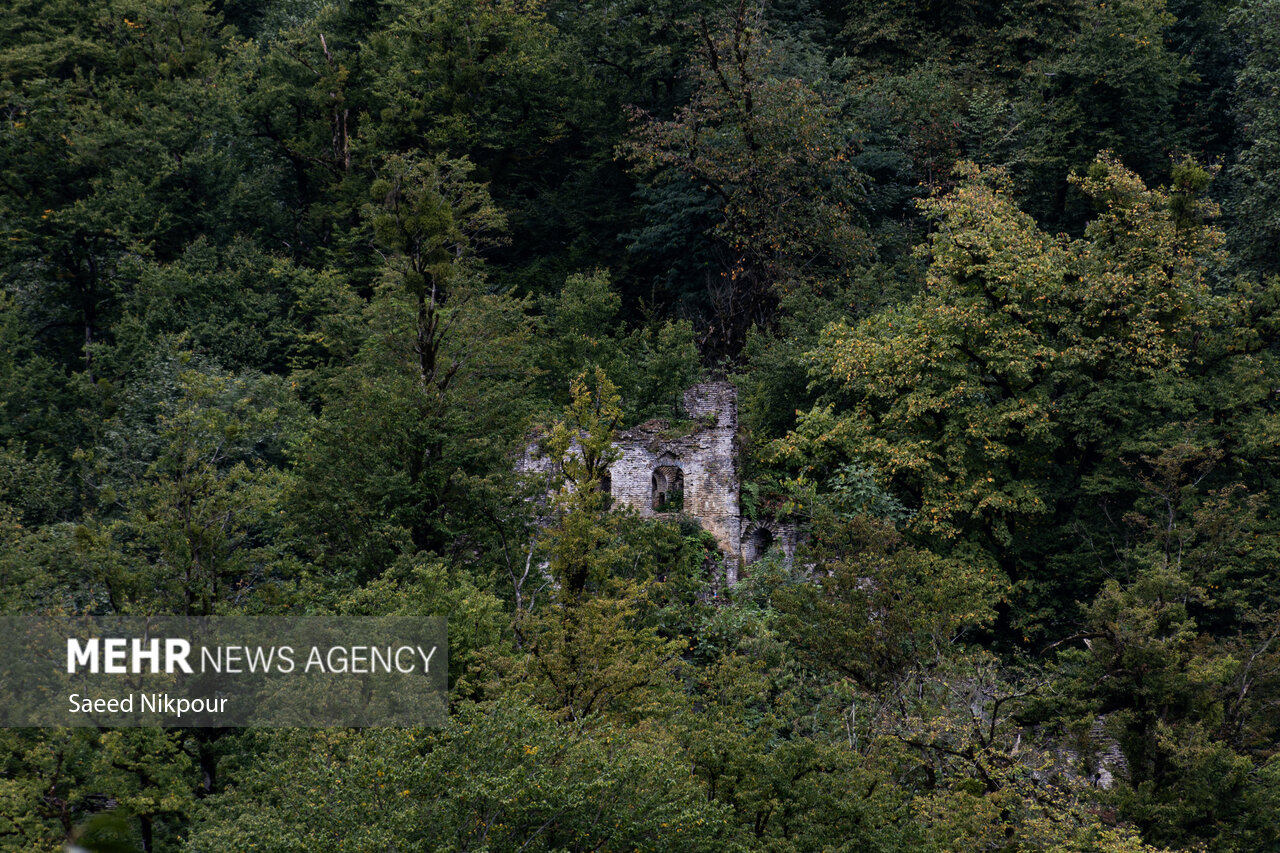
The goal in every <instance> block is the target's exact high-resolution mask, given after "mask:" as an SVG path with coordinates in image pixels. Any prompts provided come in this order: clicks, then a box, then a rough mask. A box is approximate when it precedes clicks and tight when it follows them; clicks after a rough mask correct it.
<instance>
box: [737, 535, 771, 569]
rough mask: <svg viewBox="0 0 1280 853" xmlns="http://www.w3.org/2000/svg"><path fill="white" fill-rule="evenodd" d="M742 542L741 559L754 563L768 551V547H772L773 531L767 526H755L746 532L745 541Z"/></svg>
mask: <svg viewBox="0 0 1280 853" xmlns="http://www.w3.org/2000/svg"><path fill="white" fill-rule="evenodd" d="M743 544H744V546H745V547H744V548H743V549H742V550H743V554H742V556H743V560H744V562H747V563H754V562H755V561H756V560H759V559H760V558H761V557H763V556H764V555H765V554H767V553H769V549H770V548H772V547H773V531H771V530H769V528H767V527H757V528H756V529H754V530H752V531H751V532H750V533H749V534H747V541H746V542H745V543H743Z"/></svg>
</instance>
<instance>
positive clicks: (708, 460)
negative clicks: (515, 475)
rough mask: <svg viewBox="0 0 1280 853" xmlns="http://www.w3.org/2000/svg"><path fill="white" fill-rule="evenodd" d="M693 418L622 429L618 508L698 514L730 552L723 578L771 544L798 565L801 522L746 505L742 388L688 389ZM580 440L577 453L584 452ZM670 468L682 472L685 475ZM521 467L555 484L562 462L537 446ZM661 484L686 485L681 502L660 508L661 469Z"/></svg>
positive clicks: (665, 488) (659, 514)
mask: <svg viewBox="0 0 1280 853" xmlns="http://www.w3.org/2000/svg"><path fill="white" fill-rule="evenodd" d="M684 409H685V413H686V415H687V417H688V421H686V422H685V423H683V424H677V425H674V426H673V425H672V424H671V423H668V422H667V421H663V420H653V421H648V422H647V423H643V424H641V425H640V426H638V427H635V428H634V429H631V430H627V431H626V432H623V433H619V434H618V436H617V438H616V439H615V442H614V443H615V447H616V449H617V451H618V459H617V461H615V462H614V463H613V465H612V466H611V467H610V468H609V494H610V496H611V497H612V499H613V502H614V504H615V505H623V504H625V505H626V506H629V507H631V508H632V509H634V510H635V512H636V513H637V514H638V515H640V516H641V517H642V518H673V517H675V516H676V515H678V514H679V513H683V514H685V515H688V516H690V517H691V518H695V519H697V520H698V522H699V523H700V524H701V525H702V527H703V529H704V530H706V531H707V532H708V533H710V534H711V535H712V536H714V537H715V540H716V542H717V544H718V545H719V547H720V550H721V551H722V552H723V553H724V560H723V562H722V564H721V579H722V580H723V581H724V582H725V583H728V584H733V583H736V582H737V580H738V576H739V570H740V568H741V567H742V566H745V565H748V564H750V563H753V562H755V561H756V560H758V559H760V558H761V557H763V556H764V555H765V553H766V552H767V551H768V550H769V549H770V548H777V549H779V550H781V552H782V555H783V559H785V560H786V561H787V563H788V564H790V563H791V562H792V561H793V560H794V558H795V553H796V548H797V546H798V544H799V531H798V530H797V529H796V527H795V526H794V525H787V524H780V523H778V522H776V521H773V520H771V519H762V520H759V521H748V520H746V519H744V518H743V517H742V511H741V509H740V506H739V498H740V491H741V485H740V483H739V480H738V453H737V437H738V392H737V389H736V388H734V387H733V385H731V384H730V383H728V382H705V383H702V384H700V385H695V386H693V387H692V388H690V389H689V390H688V391H686V392H685V393H684ZM576 451H577V447H576V445H574V446H571V448H570V452H576ZM670 468H676V469H679V475H678V476H676V475H675V472H673V471H671V470H670ZM516 469H517V470H518V471H520V472H521V473H524V474H528V475H531V476H541V477H545V478H546V479H547V482H548V488H549V489H550V488H551V486H550V484H551V483H552V482H553V481H554V480H555V478H556V476H557V475H558V473H559V466H558V464H557V463H555V462H554V461H552V460H549V459H546V458H544V457H542V456H541V455H540V454H539V452H538V447H537V445H536V444H530V445H529V447H528V448H527V449H526V450H525V453H524V455H523V456H522V457H521V459H520V460H519V461H518V462H517V463H516ZM659 469H663V470H662V471H661V472H660V476H659V480H660V485H659V488H660V490H661V491H662V493H663V494H667V495H669V493H670V490H671V488H672V487H671V484H672V483H674V482H682V483H683V495H682V501H681V502H680V505H679V506H678V508H677V507H675V506H672V505H671V504H666V505H663V506H662V508H661V510H660V509H659V507H658V506H655V497H656V495H655V488H654V473H655V472H657V471H658V470H659Z"/></svg>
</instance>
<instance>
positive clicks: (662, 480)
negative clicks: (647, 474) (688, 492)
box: [650, 465, 684, 512]
mask: <svg viewBox="0 0 1280 853" xmlns="http://www.w3.org/2000/svg"><path fill="white" fill-rule="evenodd" d="M650 484H651V487H652V489H653V492H652V504H651V505H652V507H653V511H654V512H680V511H682V510H683V509H684V471H681V470H680V467H679V466H677V465H659V466H658V467H657V468H654V469H653V477H652V478H650Z"/></svg>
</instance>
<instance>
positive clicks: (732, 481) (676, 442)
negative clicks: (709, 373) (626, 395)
mask: <svg viewBox="0 0 1280 853" xmlns="http://www.w3.org/2000/svg"><path fill="white" fill-rule="evenodd" d="M684 408H685V412H686V413H687V415H688V417H689V419H690V420H691V421H693V422H694V423H693V424H692V426H691V427H690V428H688V429H686V430H682V431H680V432H679V433H673V432H672V430H671V425H670V424H668V423H667V422H666V421H649V422H648V423H644V424H641V425H640V426H638V427H636V428H635V429H632V430H628V431H627V432H624V433H621V434H620V435H619V436H618V438H617V442H616V444H617V447H618V451H619V453H620V456H619V458H618V460H617V461H616V462H615V463H614V464H613V467H612V468H610V470H609V476H610V490H611V494H612V495H613V499H614V501H615V502H617V503H625V504H627V505H628V506H630V507H632V508H633V509H635V511H636V512H637V513H638V514H639V515H641V516H642V517H645V518H654V517H659V516H660V515H661V513H659V512H658V511H657V510H656V509H655V507H654V491H653V473H654V471H655V470H656V469H658V468H659V467H661V466H664V465H671V466H675V467H678V468H679V469H680V470H681V472H682V473H683V475H684V496H683V507H682V510H681V511H682V512H684V514H686V515H689V516H692V517H693V518H696V519H698V521H700V522H701V523H702V526H703V528H704V529H705V530H706V531H707V532H708V533H710V534H711V535H712V536H714V537H715V539H716V542H718V543H719V545H720V549H721V550H722V551H724V553H725V555H726V557H727V560H726V562H727V563H729V564H730V565H732V566H733V575H734V578H735V579H736V575H737V572H736V567H737V563H738V561H739V559H740V557H741V550H742V549H741V533H742V519H741V516H740V513H739V509H738V496H739V495H738V492H739V483H738V462H737V458H738V457H737V448H736V447H735V442H736V439H737V433H738V392H737V389H735V388H734V387H733V386H732V385H731V384H729V383H728V382H707V383H703V384H701V385H695V386H693V387H692V388H690V389H689V390H688V391H686V392H685V394H684ZM731 581H732V579H731Z"/></svg>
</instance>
